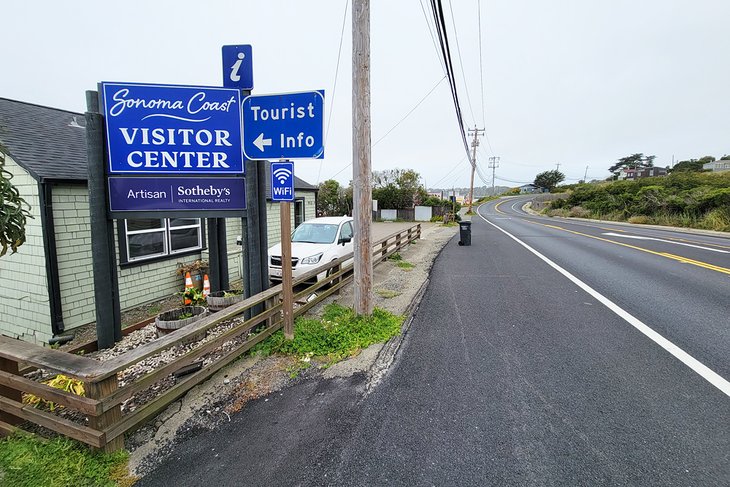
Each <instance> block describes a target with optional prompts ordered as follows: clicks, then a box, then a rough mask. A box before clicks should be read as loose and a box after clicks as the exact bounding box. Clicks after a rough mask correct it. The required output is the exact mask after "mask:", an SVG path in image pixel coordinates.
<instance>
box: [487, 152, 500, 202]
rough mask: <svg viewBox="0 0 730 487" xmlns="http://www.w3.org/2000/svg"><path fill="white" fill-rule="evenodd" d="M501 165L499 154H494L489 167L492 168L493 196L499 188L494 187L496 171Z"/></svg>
mask: <svg viewBox="0 0 730 487" xmlns="http://www.w3.org/2000/svg"><path fill="white" fill-rule="evenodd" d="M498 167H499V157H498V156H492V157H490V158H489V168H490V169H491V170H492V196H494V195H495V194H496V193H497V190H496V189H495V187H494V171H495V169H497V168H498Z"/></svg>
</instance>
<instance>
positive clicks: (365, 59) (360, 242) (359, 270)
mask: <svg viewBox="0 0 730 487" xmlns="http://www.w3.org/2000/svg"><path fill="white" fill-rule="evenodd" d="M352 169H353V175H352V176H353V178H352V196H353V208H352V216H353V217H354V220H355V259H354V260H355V263H354V272H355V280H354V286H355V313H357V314H358V315H371V314H372V313H373V255H372V236H371V232H370V222H371V219H372V204H373V203H372V200H373V195H372V188H371V186H370V0H353V2H352Z"/></svg>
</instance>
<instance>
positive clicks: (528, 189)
mask: <svg viewBox="0 0 730 487" xmlns="http://www.w3.org/2000/svg"><path fill="white" fill-rule="evenodd" d="M532 193H542V188H540V187H538V186H535V185H534V184H523V185H522V186H520V194H532Z"/></svg>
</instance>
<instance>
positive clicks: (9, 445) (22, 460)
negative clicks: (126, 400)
mask: <svg viewBox="0 0 730 487" xmlns="http://www.w3.org/2000/svg"><path fill="white" fill-rule="evenodd" d="M128 456H129V455H128V454H127V453H126V452H124V451H120V452H116V453H102V452H98V451H92V450H91V449H89V447H87V446H85V445H82V444H81V443H78V442H76V441H73V440H69V439H68V438H62V437H57V438H53V439H51V440H46V439H42V438H39V437H36V436H33V435H29V434H24V433H19V434H16V435H13V436H10V437H8V438H4V439H2V440H0V486H2V487H5V486H7V487H11V486H12V487H36V486H41V485H42V486H44V487H66V486H69V485H79V486H80V485H89V486H92V485H93V486H109V487H112V486H124V487H126V486H131V485H133V484H134V482H135V481H136V480H137V479H136V478H134V477H130V476H129V475H128V473H127V459H128Z"/></svg>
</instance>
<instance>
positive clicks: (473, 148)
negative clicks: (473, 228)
mask: <svg viewBox="0 0 730 487" xmlns="http://www.w3.org/2000/svg"><path fill="white" fill-rule="evenodd" d="M468 132H469V135H472V134H474V140H472V142H471V182H470V183H469V213H471V208H472V205H473V204H474V171H476V168H477V147H479V139H478V138H477V137H479V136H480V135H481V134H483V133H484V129H478V128H476V127H474V128H473V129H469V130H468ZM480 132H481V133H480Z"/></svg>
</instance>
